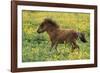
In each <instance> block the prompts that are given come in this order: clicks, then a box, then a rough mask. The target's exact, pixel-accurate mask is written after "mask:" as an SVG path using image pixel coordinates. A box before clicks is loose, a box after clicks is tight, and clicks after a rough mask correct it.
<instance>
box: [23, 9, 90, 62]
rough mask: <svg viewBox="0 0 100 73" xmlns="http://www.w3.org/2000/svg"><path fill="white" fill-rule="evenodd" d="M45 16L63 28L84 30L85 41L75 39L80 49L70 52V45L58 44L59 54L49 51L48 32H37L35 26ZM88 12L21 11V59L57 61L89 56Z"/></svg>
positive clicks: (24, 60)
mask: <svg viewBox="0 0 100 73" xmlns="http://www.w3.org/2000/svg"><path fill="white" fill-rule="evenodd" d="M45 18H51V19H53V20H54V21H56V22H57V24H59V26H60V27H61V28H63V29H67V28H71V29H74V30H76V31H79V32H84V33H85V36H86V39H87V41H88V42H87V43H83V42H81V41H80V40H78V41H77V43H78V45H79V47H80V50H79V52H78V50H74V52H71V46H70V45H69V44H67V47H65V46H64V44H59V45H58V48H57V49H58V51H59V54H58V53H57V52H56V51H55V49H53V50H52V51H50V44H51V42H50V39H49V36H48V34H47V33H46V32H45V33H41V34H38V33H37V28H38V27H39V25H40V24H41V22H42V21H43V20H44V19H45ZM89 23H90V14H88V13H71V12H46V11H45V12H43V11H29V10H23V11H22V61H23V62H34V61H36V62H37V61H57V60H81V59H89V58H90V24H89Z"/></svg>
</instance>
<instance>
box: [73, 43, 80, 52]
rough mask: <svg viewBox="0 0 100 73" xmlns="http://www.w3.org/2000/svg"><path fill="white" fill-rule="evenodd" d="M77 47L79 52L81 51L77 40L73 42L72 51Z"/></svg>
mask: <svg viewBox="0 0 100 73" xmlns="http://www.w3.org/2000/svg"><path fill="white" fill-rule="evenodd" d="M75 49H78V52H79V49H80V48H79V46H78V45H77V44H76V42H75V41H74V42H72V52H73V51H74V50H75Z"/></svg>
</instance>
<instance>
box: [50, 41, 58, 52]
mask: <svg viewBox="0 0 100 73" xmlns="http://www.w3.org/2000/svg"><path fill="white" fill-rule="evenodd" d="M57 45H58V41H56V42H52V43H51V49H50V51H51V50H52V49H53V48H54V49H56V51H58V50H57Z"/></svg>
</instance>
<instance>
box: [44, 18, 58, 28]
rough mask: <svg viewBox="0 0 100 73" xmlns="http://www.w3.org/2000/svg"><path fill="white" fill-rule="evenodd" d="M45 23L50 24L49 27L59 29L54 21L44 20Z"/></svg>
mask: <svg viewBox="0 0 100 73" xmlns="http://www.w3.org/2000/svg"><path fill="white" fill-rule="evenodd" d="M45 21H47V22H48V23H50V26H51V27H56V28H59V26H58V25H57V23H56V22H55V21H53V20H52V19H50V18H46V19H45Z"/></svg>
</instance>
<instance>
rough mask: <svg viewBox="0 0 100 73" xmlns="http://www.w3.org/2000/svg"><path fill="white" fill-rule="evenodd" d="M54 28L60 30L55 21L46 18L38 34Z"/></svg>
mask: <svg viewBox="0 0 100 73" xmlns="http://www.w3.org/2000/svg"><path fill="white" fill-rule="evenodd" d="M50 28H51V29H52V28H59V26H58V25H57V24H56V22H54V21H53V20H51V19H49V18H46V19H44V21H43V22H42V23H41V24H40V26H39V28H38V30H37V32H38V33H43V32H45V31H47V30H48V29H50Z"/></svg>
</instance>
